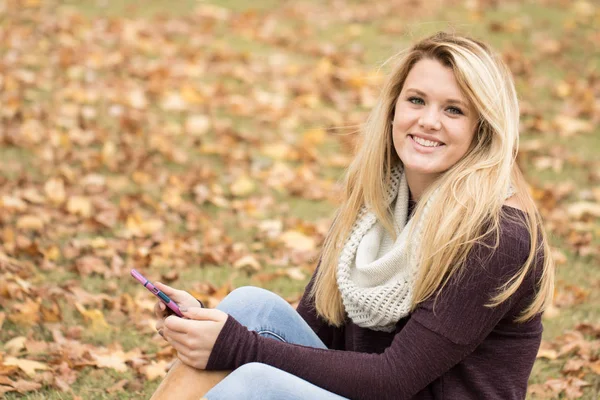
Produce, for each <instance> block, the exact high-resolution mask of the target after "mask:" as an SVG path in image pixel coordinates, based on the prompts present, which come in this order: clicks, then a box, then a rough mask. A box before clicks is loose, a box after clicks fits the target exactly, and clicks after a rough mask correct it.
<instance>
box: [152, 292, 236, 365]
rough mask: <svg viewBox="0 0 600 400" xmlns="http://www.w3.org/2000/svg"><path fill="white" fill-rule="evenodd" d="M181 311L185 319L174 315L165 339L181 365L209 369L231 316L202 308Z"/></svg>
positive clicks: (167, 323)
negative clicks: (215, 348)
mask: <svg viewBox="0 0 600 400" xmlns="http://www.w3.org/2000/svg"><path fill="white" fill-rule="evenodd" d="M196 304H197V303H196ZM180 309H181V312H182V314H183V316H184V317H185V319H184V318H179V317H177V316H174V315H171V316H169V317H167V318H166V319H165V322H164V328H163V337H164V338H165V339H166V340H167V341H168V342H169V343H170V344H171V345H172V346H173V347H174V348H175V350H176V351H177V356H178V357H179V359H180V360H181V362H183V363H184V364H186V365H189V366H190V367H193V368H197V369H206V365H207V364H208V358H209V357H210V353H211V352H212V349H213V347H214V345H215V342H216V341H217V337H218V336H219V334H220V333H221V330H222V329H223V326H224V325H225V322H226V321H227V314H226V313H224V312H223V311H221V310H217V309H209V308H202V307H198V306H195V307H191V308H187V309H185V311H184V309H183V308H181V307H180Z"/></svg>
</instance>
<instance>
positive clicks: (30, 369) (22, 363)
mask: <svg viewBox="0 0 600 400" xmlns="http://www.w3.org/2000/svg"><path fill="white" fill-rule="evenodd" d="M3 364H4V365H14V366H16V367H19V369H20V370H22V371H23V372H25V373H26V374H27V375H29V376H31V377H34V376H35V375H36V372H35V371H36V370H42V371H45V370H49V369H50V368H49V367H48V365H46V364H44V363H41V362H39V361H33V360H26V359H24V358H16V357H6V358H5V359H4V361H3Z"/></svg>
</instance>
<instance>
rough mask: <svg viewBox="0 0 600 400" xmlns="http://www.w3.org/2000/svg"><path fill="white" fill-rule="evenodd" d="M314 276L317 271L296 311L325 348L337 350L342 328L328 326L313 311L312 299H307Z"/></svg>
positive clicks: (313, 278)
mask: <svg viewBox="0 0 600 400" xmlns="http://www.w3.org/2000/svg"><path fill="white" fill-rule="evenodd" d="M318 268H319V266H318V265H317V270H318ZM316 274H317V271H315V273H314V274H313V276H312V278H311V280H310V282H309V283H308V285H307V286H306V289H305V290H304V295H303V296H302V299H301V300H300V303H299V304H298V308H297V309H296V311H297V312H298V314H300V316H301V317H302V319H304V320H305V321H306V323H307V324H308V325H309V326H310V327H311V329H312V330H313V331H314V332H315V333H316V334H317V336H318V337H319V339H321V341H322V342H323V344H324V345H325V346H327V348H337V347H339V345H340V344H339V343H337V342H339V341H340V338H341V337H343V328H336V327H334V326H332V325H329V324H328V323H327V322H326V321H325V320H324V319H323V318H321V317H320V316H319V315H318V314H317V310H316V309H315V303H314V299H313V298H310V297H309V293H310V290H311V288H312V286H313V285H314V282H315V276H316ZM336 339H337V340H336Z"/></svg>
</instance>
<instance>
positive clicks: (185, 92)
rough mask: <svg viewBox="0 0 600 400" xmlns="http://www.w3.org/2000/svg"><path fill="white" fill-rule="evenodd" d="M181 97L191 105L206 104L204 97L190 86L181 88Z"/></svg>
mask: <svg viewBox="0 0 600 400" xmlns="http://www.w3.org/2000/svg"><path fill="white" fill-rule="evenodd" d="M181 97H182V98H183V100H185V101H186V102H187V103H190V104H200V103H203V102H204V97H202V95H201V94H200V93H198V91H197V90H196V89H194V88H193V87H191V86H189V85H185V86H182V87H181Z"/></svg>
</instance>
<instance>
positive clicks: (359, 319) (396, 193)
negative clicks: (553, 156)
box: [337, 164, 514, 332]
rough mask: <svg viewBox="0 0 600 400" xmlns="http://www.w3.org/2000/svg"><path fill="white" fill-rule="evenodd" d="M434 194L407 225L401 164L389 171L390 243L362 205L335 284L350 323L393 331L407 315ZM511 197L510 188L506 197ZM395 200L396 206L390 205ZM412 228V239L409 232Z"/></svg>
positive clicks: (406, 187) (406, 197)
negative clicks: (413, 227) (392, 216)
mask: <svg viewBox="0 0 600 400" xmlns="http://www.w3.org/2000/svg"><path fill="white" fill-rule="evenodd" d="M437 194H438V192H437V191H436V192H434V194H433V195H432V196H431V197H430V198H429V200H428V201H427V203H426V204H425V207H424V210H423V211H424V212H423V213H422V216H421V218H420V219H419V220H418V221H416V220H415V219H414V218H411V220H410V221H409V222H408V223H407V222H406V221H407V219H408V215H407V214H408V201H409V190H408V184H407V182H406V176H405V175H404V172H403V169H402V166H401V165H399V164H398V165H396V166H394V167H393V169H392V172H391V182H390V185H389V186H388V191H387V194H386V204H387V205H388V207H390V205H391V207H393V213H394V222H395V224H394V225H395V229H396V236H397V239H396V241H395V242H393V241H392V238H391V236H390V235H389V234H388V233H387V231H386V230H385V228H384V227H383V225H382V224H381V223H379V222H377V217H376V216H375V214H373V213H372V212H370V211H368V210H367V208H366V206H363V207H362V208H361V209H360V211H359V213H358V216H357V218H356V221H355V222H354V225H353V226H352V229H351V230H350V234H349V236H348V239H347V240H346V243H345V245H344V248H343V249H342V251H341V254H340V259H339V264H338V268H337V283H338V287H339V290H340V292H341V295H342V300H343V303H344V307H345V309H346V312H347V313H348V316H349V317H350V318H351V319H352V321H353V322H354V323H355V324H356V325H358V326H360V327H363V328H369V329H372V330H376V331H385V332H392V331H393V330H394V328H395V326H396V323H397V322H398V321H399V320H400V319H401V318H402V317H405V316H406V315H408V314H409V312H410V306H411V301H412V295H413V288H414V286H415V280H416V276H417V272H418V258H417V257H418V252H419V250H420V245H421V236H422V230H423V221H424V220H425V219H426V218H427V215H428V214H429V209H430V207H431V204H432V203H433V202H434V201H435V198H436V197H437ZM513 194H514V189H513V187H512V186H510V187H509V189H508V192H507V194H506V198H508V197H510V196H512V195H513ZM394 199H395V204H393V201H394ZM413 224H416V226H415V229H414V231H413V235H412V236H411V237H410V238H409V237H408V234H409V232H410V230H411V228H412V225H413Z"/></svg>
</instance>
